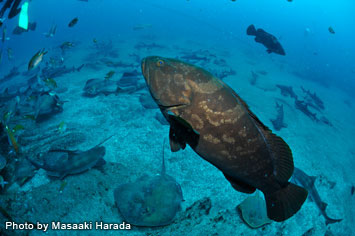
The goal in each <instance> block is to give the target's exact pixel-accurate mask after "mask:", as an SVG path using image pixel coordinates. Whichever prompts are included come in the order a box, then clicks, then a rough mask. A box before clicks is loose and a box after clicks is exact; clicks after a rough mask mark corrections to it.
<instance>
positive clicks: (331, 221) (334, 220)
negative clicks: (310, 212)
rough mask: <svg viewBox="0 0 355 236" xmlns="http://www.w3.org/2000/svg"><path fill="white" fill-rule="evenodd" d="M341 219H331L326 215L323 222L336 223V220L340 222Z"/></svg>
mask: <svg viewBox="0 0 355 236" xmlns="http://www.w3.org/2000/svg"><path fill="white" fill-rule="evenodd" d="M342 220H343V219H332V218H330V217H328V216H326V217H325V224H326V225H328V224H333V223H336V222H340V221H342Z"/></svg>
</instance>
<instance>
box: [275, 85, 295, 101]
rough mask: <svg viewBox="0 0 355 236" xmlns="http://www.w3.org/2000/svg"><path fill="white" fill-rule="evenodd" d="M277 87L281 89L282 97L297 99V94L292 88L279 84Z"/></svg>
mask: <svg viewBox="0 0 355 236" xmlns="http://www.w3.org/2000/svg"><path fill="white" fill-rule="evenodd" d="M276 87H278V88H279V89H280V91H281V94H282V96H285V97H287V96H290V97H291V98H294V99H297V94H295V92H294V91H293V88H292V86H286V85H280V84H277V85H276Z"/></svg>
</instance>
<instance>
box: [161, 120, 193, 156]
mask: <svg viewBox="0 0 355 236" xmlns="http://www.w3.org/2000/svg"><path fill="white" fill-rule="evenodd" d="M168 120H169V123H170V131H169V141H170V148H171V151H172V152H176V151H179V150H180V149H185V147H186V143H187V144H189V145H190V146H191V148H193V149H194V148H195V147H196V146H197V144H198V140H199V138H200V134H199V133H198V132H197V131H196V130H194V129H193V128H192V126H191V125H190V124H189V123H188V122H187V121H186V120H184V119H183V118H181V117H179V116H175V115H171V114H169V115H168Z"/></svg>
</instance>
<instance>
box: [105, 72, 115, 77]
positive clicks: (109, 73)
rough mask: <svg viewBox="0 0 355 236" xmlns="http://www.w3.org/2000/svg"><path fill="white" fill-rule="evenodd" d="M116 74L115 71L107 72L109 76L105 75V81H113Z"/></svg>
mask: <svg viewBox="0 0 355 236" xmlns="http://www.w3.org/2000/svg"><path fill="white" fill-rule="evenodd" d="M114 74H115V71H113V70H111V71H109V72H107V74H106V75H105V79H111V78H112V76H113V75H114Z"/></svg>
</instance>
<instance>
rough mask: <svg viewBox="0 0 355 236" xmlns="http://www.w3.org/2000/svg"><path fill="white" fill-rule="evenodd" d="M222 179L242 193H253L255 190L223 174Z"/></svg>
mask: <svg viewBox="0 0 355 236" xmlns="http://www.w3.org/2000/svg"><path fill="white" fill-rule="evenodd" d="M223 174H224V177H226V179H227V180H228V181H229V183H230V184H231V185H232V187H233V188H234V189H235V190H237V191H239V192H242V193H253V192H255V190H256V188H255V187H253V186H251V185H249V184H247V183H245V182H243V181H241V180H239V179H236V178H233V177H231V176H229V175H227V174H226V173H224V172H223Z"/></svg>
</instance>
